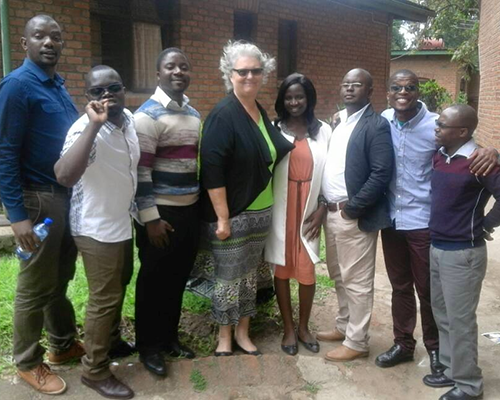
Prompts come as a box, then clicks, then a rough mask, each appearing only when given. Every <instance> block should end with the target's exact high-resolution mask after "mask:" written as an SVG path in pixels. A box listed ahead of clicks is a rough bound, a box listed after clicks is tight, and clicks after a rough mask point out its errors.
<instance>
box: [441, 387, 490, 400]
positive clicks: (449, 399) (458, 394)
mask: <svg viewBox="0 0 500 400" xmlns="http://www.w3.org/2000/svg"><path fill="white" fill-rule="evenodd" d="M482 398H483V394H482V393H481V394H480V395H477V396H471V395H470V394H467V393H465V392H464V391H463V390H461V389H460V388H457V387H456V388H453V389H451V390H450V391H449V392H446V393H445V394H443V395H442V396H441V397H440V398H439V400H475V399H482Z"/></svg>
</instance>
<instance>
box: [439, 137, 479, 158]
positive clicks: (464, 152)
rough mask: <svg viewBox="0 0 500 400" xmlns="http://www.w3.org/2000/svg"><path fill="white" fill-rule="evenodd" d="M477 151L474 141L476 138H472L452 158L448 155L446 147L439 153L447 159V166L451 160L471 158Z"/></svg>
mask: <svg viewBox="0 0 500 400" xmlns="http://www.w3.org/2000/svg"><path fill="white" fill-rule="evenodd" d="M476 149H477V144H476V142H475V141H474V138H471V139H470V140H469V141H468V142H467V143H464V144H463V145H462V146H461V147H460V148H459V149H458V150H457V151H456V152H455V154H453V155H452V156H450V155H449V154H448V153H446V150H445V148H444V146H442V147H441V148H440V149H439V152H440V153H441V154H442V155H443V156H445V157H446V164H449V163H450V162H451V159H452V158H455V157H465V158H469V157H470V156H471V155H472V153H474V150H476Z"/></svg>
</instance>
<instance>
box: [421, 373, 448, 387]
mask: <svg viewBox="0 0 500 400" xmlns="http://www.w3.org/2000/svg"><path fill="white" fill-rule="evenodd" d="M422 380H423V381H424V383H425V384H426V385H427V386H430V387H436V388H440V387H446V386H455V381H453V380H451V379H450V378H448V377H447V376H446V375H445V374H443V373H442V372H441V373H437V374H430V375H425V376H424V379H422Z"/></svg>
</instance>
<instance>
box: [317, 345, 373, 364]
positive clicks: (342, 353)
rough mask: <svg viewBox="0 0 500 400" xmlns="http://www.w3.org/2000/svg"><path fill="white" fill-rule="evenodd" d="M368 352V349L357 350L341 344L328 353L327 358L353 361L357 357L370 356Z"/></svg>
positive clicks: (329, 359)
mask: <svg viewBox="0 0 500 400" xmlns="http://www.w3.org/2000/svg"><path fill="white" fill-rule="evenodd" d="M368 354H369V352H368V351H356V350H353V349H350V348H349V347H346V346H344V345H340V346H339V347H337V348H335V349H333V350H332V351H329V352H328V353H326V355H325V358H326V359H327V360H328V361H352V360H355V359H356V358H363V357H368Z"/></svg>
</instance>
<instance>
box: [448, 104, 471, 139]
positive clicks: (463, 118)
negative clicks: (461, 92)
mask: <svg viewBox="0 0 500 400" xmlns="http://www.w3.org/2000/svg"><path fill="white" fill-rule="evenodd" d="M446 110H451V111H453V112H454V113H456V115H457V116H458V118H459V120H460V123H461V124H463V126H464V127H466V128H467V129H468V130H469V136H472V135H473V134H474V131H475V130H476V128H477V124H478V123H479V119H478V117H477V112H476V110H474V108H472V107H471V106H469V105H467V104H453V105H451V106H449V107H448V108H447V109H446Z"/></svg>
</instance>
